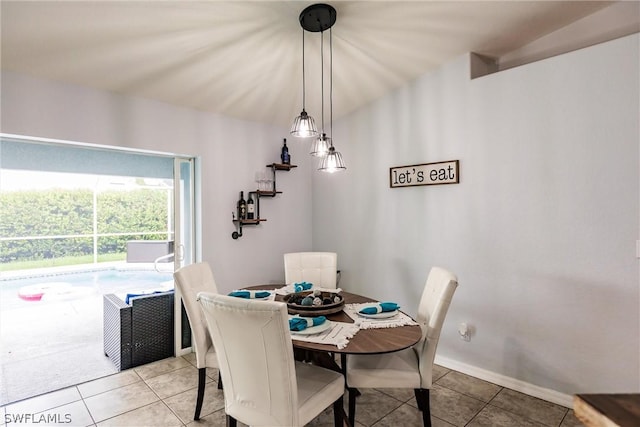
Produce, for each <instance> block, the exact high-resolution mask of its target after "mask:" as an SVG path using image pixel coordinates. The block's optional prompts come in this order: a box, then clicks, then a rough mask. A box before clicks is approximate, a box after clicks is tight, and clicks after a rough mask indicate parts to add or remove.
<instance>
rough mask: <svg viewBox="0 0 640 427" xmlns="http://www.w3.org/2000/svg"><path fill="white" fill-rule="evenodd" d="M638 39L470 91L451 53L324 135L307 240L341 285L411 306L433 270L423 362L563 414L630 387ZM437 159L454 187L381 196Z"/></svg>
mask: <svg viewBox="0 0 640 427" xmlns="http://www.w3.org/2000/svg"><path fill="white" fill-rule="evenodd" d="M639 45H640V43H639V37H638V35H633V36H628V37H625V38H622V39H618V40H615V41H612V42H608V43H606V44H601V45H596V46H593V47H589V48H586V49H583V50H579V51H575V52H572V53H569V54H565V55H562V56H558V57H554V58H551V59H547V60H544V61H540V62H536V63H532V64H530V65H526V66H522V67H518V68H514V69H511V70H508V71H504V72H500V73H496V74H493V75H490V76H487V77H483V78H480V79H476V80H469V78H468V69H469V59H468V57H464V58H460V59H458V60H457V61H455V62H453V63H450V64H448V65H447V66H445V67H443V68H441V69H439V70H437V71H436V72H433V73H430V74H428V75H425V76H423V77H421V78H420V79H418V80H417V81H415V82H413V83H412V84H411V85H409V86H407V87H404V88H402V89H400V90H398V91H396V92H395V93H393V94H391V95H389V96H386V97H384V98H383V99H380V100H379V101H378V102H376V103H374V104H373V105H370V106H368V107H367V108H364V109H362V110H360V111H358V112H356V113H354V114H353V115H352V116H351V117H348V118H347V119H345V120H342V121H340V123H337V124H335V125H334V129H335V130H336V131H335V133H334V136H335V143H336V146H337V149H338V150H340V151H342V152H343V154H344V157H345V159H346V162H347V166H348V168H349V169H348V170H347V172H346V173H345V174H344V175H342V176H339V177H333V178H337V179H334V180H328V179H326V177H324V176H321V175H317V176H314V183H313V204H314V221H313V244H314V248H316V249H323V250H324V249H329V248H331V249H333V250H336V251H337V252H338V259H339V264H340V268H341V269H342V281H341V286H342V287H343V288H346V289H349V290H354V291H356V292H362V293H365V294H367V295H372V296H376V297H378V298H380V299H386V300H395V301H398V302H400V303H401V304H402V305H403V307H404V308H405V309H407V310H409V311H411V312H414V311H415V309H416V308H417V301H418V298H419V297H420V294H421V291H422V288H423V286H424V282H425V279H426V276H427V273H428V271H429V269H430V267H431V266H434V265H439V266H442V267H445V268H449V269H451V270H452V271H454V272H455V273H456V274H457V275H458V277H459V281H460V286H459V288H458V290H457V293H456V295H455V296H454V299H453V303H452V305H451V309H450V311H449V314H448V318H447V321H446V323H445V325H444V330H443V334H442V337H441V339H440V346H439V347H438V358H439V359H438V360H441V361H443V362H449V363H451V364H454V365H456V366H462V367H466V368H467V370H469V371H470V372H473V373H478V372H480V373H482V372H483V373H485V374H486V375H485V376H486V377H494V378H496V379H498V380H502V381H503V382H505V381H511V380H513V382H515V383H520V384H521V385H523V388H525V387H524V385H530V386H532V387H533V388H534V389H535V388H539V389H540V390H538V391H543V392H544V391H545V390H548V391H549V392H550V394H552V395H553V394H554V393H557V394H559V395H560V398H559V399H556V400H559V401H561V402H563V403H567V399H566V397H568V396H567V395H570V394H572V393H576V392H629V391H635V392H638V391H639V390H640V360H639V353H640V352H639V350H640V341H639V337H640V329H639V326H640V325H639V324H640V318H639V309H640V296H639V289H638V288H639V273H638V260H637V259H636V252H635V251H636V249H635V244H636V239H638V238H639V235H640V234H639V219H640V212H639V205H638V204H639V195H640V186H639V167H638V162H639V139H640V131H639V127H640V126H639V120H640V119H639V117H640V108H639V95H640V88H639V76H640V70H639V66H638V64H639V59H640V58H639V51H640V49H639ZM454 159H459V160H460V177H461V182H460V184H458V185H440V186H431V187H411V188H396V189H390V188H389V178H388V177H389V167H392V166H402V165H411V164H417V163H426V162H436V161H445V160H454ZM330 181H331V182H330ZM336 181H337V182H336ZM463 321H464V322H468V323H469V324H471V325H472V326H473V327H474V328H475V333H474V334H473V336H472V339H471V341H470V342H465V341H462V340H461V339H460V338H459V337H458V334H457V325H458V324H459V323H460V322H463ZM562 396H564V398H563V397H562ZM545 397H549V396H545ZM569 404H570V400H569Z"/></svg>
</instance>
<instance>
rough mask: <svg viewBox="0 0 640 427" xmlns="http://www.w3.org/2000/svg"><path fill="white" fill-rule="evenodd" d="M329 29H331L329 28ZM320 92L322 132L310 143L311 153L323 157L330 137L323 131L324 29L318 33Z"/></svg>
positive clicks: (327, 148)
mask: <svg viewBox="0 0 640 427" xmlns="http://www.w3.org/2000/svg"><path fill="white" fill-rule="evenodd" d="M329 31H331V30H329ZM320 64H321V67H320V81H321V84H320V94H321V95H322V96H321V97H322V133H321V134H319V135H318V137H317V138H316V139H315V140H314V141H313V144H311V152H310V153H309V154H311V155H312V156H315V157H325V156H326V155H327V154H328V153H329V144H330V142H329V141H330V139H331V138H327V134H326V133H325V131H324V31H323V32H321V33H320Z"/></svg>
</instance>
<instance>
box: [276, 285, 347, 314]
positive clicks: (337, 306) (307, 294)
mask: <svg viewBox="0 0 640 427" xmlns="http://www.w3.org/2000/svg"><path fill="white" fill-rule="evenodd" d="M284 301H285V302H286V303H287V310H288V311H289V314H297V315H300V316H307V317H309V316H324V315H326V314H333V313H338V312H339V311H342V308H343V307H344V298H342V295H340V294H338V293H335V292H323V291H320V290H317V289H316V290H314V291H303V292H296V293H294V294H289V295H287V296H285V297H284Z"/></svg>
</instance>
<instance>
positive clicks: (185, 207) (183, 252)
mask: <svg viewBox="0 0 640 427" xmlns="http://www.w3.org/2000/svg"><path fill="white" fill-rule="evenodd" d="M194 177H195V174H194V159H183V158H176V159H175V162H174V186H173V188H174V207H175V210H174V212H175V215H174V216H175V224H176V225H175V257H174V268H175V269H176V270H177V269H179V268H180V267H183V266H185V265H188V264H192V263H194V262H195V261H196V239H195V209H194V206H195V203H194V201H195V185H194V181H195V179H194ZM175 292H176V295H175V304H174V310H175V311H174V318H175V319H176V322H175V340H176V341H175V349H176V356H180V355H182V354H185V353H188V352H190V351H191V331H190V328H189V321H188V319H187V316H186V312H185V309H184V305H183V303H182V295H181V294H180V292H179V291H178V289H176V291H175Z"/></svg>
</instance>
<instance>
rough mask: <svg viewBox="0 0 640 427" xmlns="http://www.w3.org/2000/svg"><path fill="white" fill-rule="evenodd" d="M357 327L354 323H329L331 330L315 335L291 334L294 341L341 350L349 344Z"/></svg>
mask: <svg viewBox="0 0 640 427" xmlns="http://www.w3.org/2000/svg"><path fill="white" fill-rule="evenodd" d="M358 330H359V329H358V326H356V324H354V323H344V322H334V321H332V322H331V329H327V330H326V331H324V332H320V333H319V334H315V335H297V334H291V338H292V339H294V340H296V341H304V342H311V343H315V344H328V345H335V346H336V347H338V348H339V349H343V348H345V347H346V346H347V344H349V340H350V339H351V338H353V336H354V335H355V334H356V333H357V332H358Z"/></svg>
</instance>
